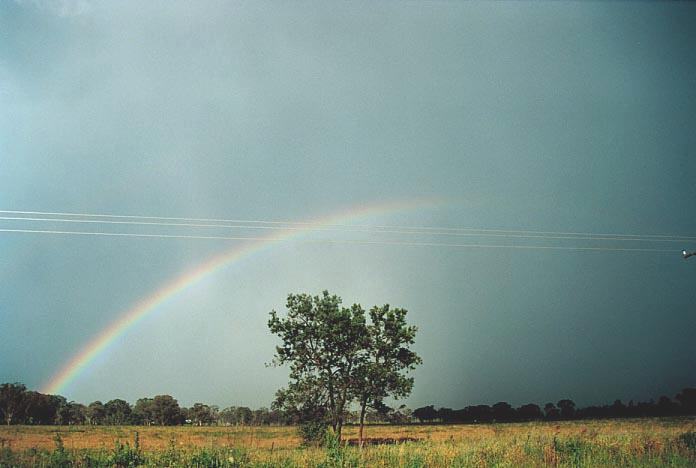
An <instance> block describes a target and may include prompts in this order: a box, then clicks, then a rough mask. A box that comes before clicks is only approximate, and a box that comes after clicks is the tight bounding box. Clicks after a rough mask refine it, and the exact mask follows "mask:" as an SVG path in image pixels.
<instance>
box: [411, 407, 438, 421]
mask: <svg viewBox="0 0 696 468" xmlns="http://www.w3.org/2000/svg"><path fill="white" fill-rule="evenodd" d="M413 417H414V418H417V419H418V420H419V421H420V422H432V421H434V420H436V419H437V417H438V411H437V410H436V409H435V406H433V405H429V406H423V407H422V408H416V409H414V410H413Z"/></svg>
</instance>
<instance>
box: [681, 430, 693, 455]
mask: <svg viewBox="0 0 696 468" xmlns="http://www.w3.org/2000/svg"><path fill="white" fill-rule="evenodd" d="M679 442H681V443H682V444H684V447H686V448H688V449H689V450H693V451H695V452H696V431H688V432H685V433H683V434H681V435H680V436H679Z"/></svg>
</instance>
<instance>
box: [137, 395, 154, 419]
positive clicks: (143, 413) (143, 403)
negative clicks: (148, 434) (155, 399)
mask: <svg viewBox="0 0 696 468" xmlns="http://www.w3.org/2000/svg"><path fill="white" fill-rule="evenodd" d="M133 416H135V418H136V419H137V420H138V422H139V423H140V424H144V425H146V426H149V425H151V424H152V422H153V421H154V419H155V418H154V415H153V404H152V398H140V399H139V400H138V401H136V402H135V406H133Z"/></svg>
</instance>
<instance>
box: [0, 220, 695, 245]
mask: <svg viewBox="0 0 696 468" xmlns="http://www.w3.org/2000/svg"><path fill="white" fill-rule="evenodd" d="M0 220H12V221H30V222H57V223H78V224H116V225H133V226H166V227H195V228H224V229H267V230H283V231H328V232H357V233H371V234H407V235H432V236H453V237H454V236H456V237H503V238H521V239H558V240H560V239H577V240H608V241H629V242H630V241H633V242H685V241H689V240H691V239H690V238H688V237H680V238H639V237H600V236H599V235H597V236H575V235H574V236H563V235H547V234H514V233H512V232H511V233H509V234H506V233H493V232H480V233H477V232H441V231H413V230H407V229H402V228H392V229H363V228H359V229H354V228H350V229H348V228H337V227H324V226H323V225H317V226H309V227H297V226H265V225H243V224H234V225H233V224H200V223H164V222H157V221H113V220H102V219H96V220H95V219H69V218H38V217H27V216H0Z"/></svg>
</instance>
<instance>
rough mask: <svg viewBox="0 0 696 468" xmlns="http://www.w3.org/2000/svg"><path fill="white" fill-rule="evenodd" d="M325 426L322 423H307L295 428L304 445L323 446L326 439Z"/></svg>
mask: <svg viewBox="0 0 696 468" xmlns="http://www.w3.org/2000/svg"><path fill="white" fill-rule="evenodd" d="M327 427H328V426H327V425H326V423H325V422H323V421H307V422H304V423H302V424H300V425H299V426H298V427H297V431H298V432H299V433H300V437H302V443H303V444H304V445H323V444H324V443H325V442H326V437H327V435H326V434H327V433H328V431H327Z"/></svg>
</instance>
